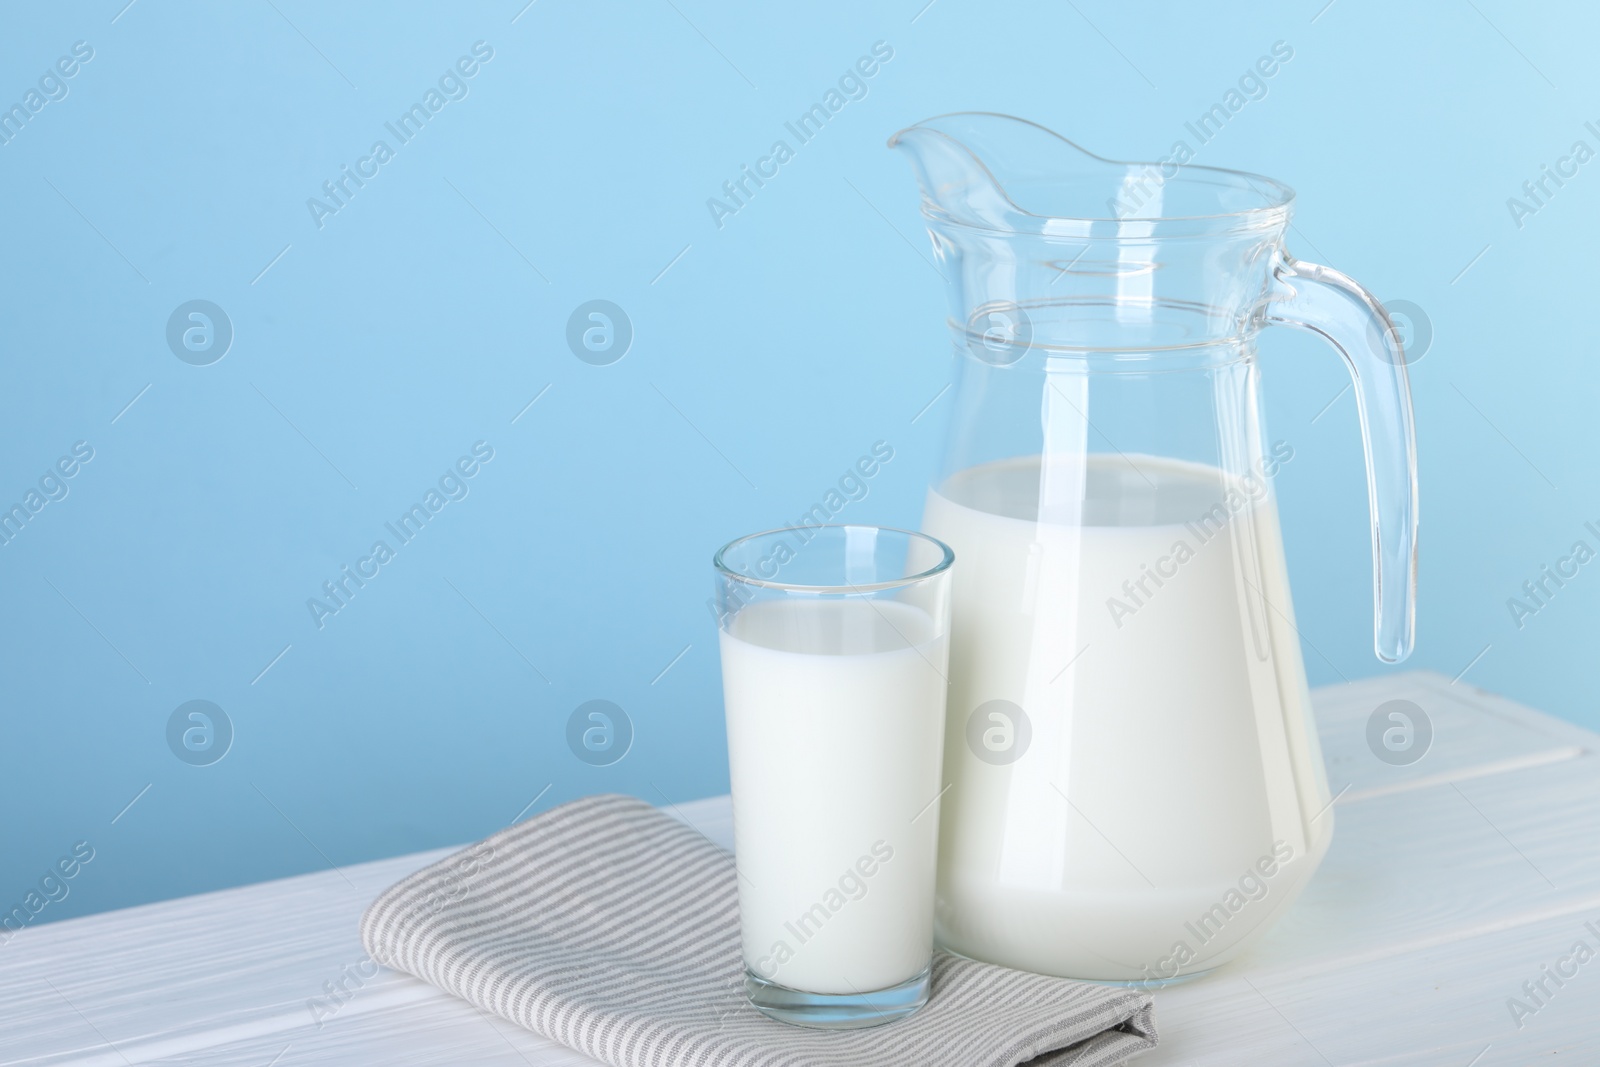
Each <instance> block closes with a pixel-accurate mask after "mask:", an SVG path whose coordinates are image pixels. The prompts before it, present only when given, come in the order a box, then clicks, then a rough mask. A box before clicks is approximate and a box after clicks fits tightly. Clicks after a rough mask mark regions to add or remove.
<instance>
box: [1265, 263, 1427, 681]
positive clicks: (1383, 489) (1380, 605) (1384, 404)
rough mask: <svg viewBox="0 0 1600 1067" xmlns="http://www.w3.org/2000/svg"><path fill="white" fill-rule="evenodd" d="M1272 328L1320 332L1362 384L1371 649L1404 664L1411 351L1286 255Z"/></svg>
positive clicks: (1410, 538) (1383, 316) (1383, 321)
mask: <svg viewBox="0 0 1600 1067" xmlns="http://www.w3.org/2000/svg"><path fill="white" fill-rule="evenodd" d="M1272 275H1273V281H1272V287H1271V292H1270V293H1269V294H1268V300H1269V303H1268V305H1267V321H1269V322H1272V323H1276V324H1279V325H1283V326H1297V327H1300V328H1301V329H1305V330H1310V331H1312V332H1313V333H1317V334H1320V335H1321V336H1322V337H1323V338H1324V339H1325V340H1326V341H1327V342H1328V343H1329V344H1331V345H1333V347H1334V348H1336V349H1337V350H1338V351H1339V354H1340V355H1341V356H1343V357H1344V361H1345V365H1346V366H1348V367H1349V368H1350V377H1351V379H1352V380H1353V382H1354V385H1355V392H1356V412H1357V414H1359V415H1360V417H1361V439H1362V444H1363V445H1364V446H1365V448H1366V455H1367V502H1368V505H1369V507H1370V508H1371V512H1372V593H1373V615H1374V639H1373V645H1374V648H1375V649H1376V651H1377V653H1378V658H1379V659H1381V660H1383V661H1384V662H1385V663H1398V662H1400V661H1401V660H1403V659H1405V658H1406V657H1407V656H1409V655H1410V654H1411V646H1412V643H1413V640H1414V638H1415V632H1416V611H1417V608H1416V593H1417V440H1416V433H1415V431H1414V429H1413V426H1412V416H1411V386H1410V383H1409V381H1408V380H1407V378H1406V364H1405V349H1404V346H1403V345H1402V344H1401V342H1400V336H1399V333H1398V332H1397V331H1396V330H1395V327H1394V323H1393V321H1392V320H1391V319H1390V318H1389V313H1388V312H1387V311H1385V310H1384V309H1383V305H1382V304H1380V303H1378V301H1377V300H1375V299H1373V296H1372V294H1371V293H1369V292H1367V291H1366V290H1365V289H1363V288H1362V287H1361V286H1359V285H1357V284H1356V283H1355V282H1354V281H1352V280H1351V279H1349V278H1348V277H1346V276H1345V275H1343V274H1340V273H1339V272H1338V271H1336V270H1332V269H1330V268H1328V267H1319V266H1317V265H1316V264H1315V263H1302V262H1299V261H1297V260H1295V259H1294V257H1292V256H1290V255H1289V254H1288V253H1287V252H1280V253H1279V256H1278V260H1277V262H1275V263H1274V265H1273V272H1272Z"/></svg>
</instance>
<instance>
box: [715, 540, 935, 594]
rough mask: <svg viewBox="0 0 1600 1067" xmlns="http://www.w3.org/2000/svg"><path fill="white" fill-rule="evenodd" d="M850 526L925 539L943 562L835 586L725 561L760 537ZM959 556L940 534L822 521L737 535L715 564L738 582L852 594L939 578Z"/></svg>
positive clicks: (775, 587) (766, 586) (808, 591)
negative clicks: (754, 571)
mask: <svg viewBox="0 0 1600 1067" xmlns="http://www.w3.org/2000/svg"><path fill="white" fill-rule="evenodd" d="M850 529H856V530H876V531H877V532H879V533H891V534H899V535H901V536H902V537H904V538H906V540H907V541H908V542H909V541H925V542H927V543H928V544H930V545H932V546H934V547H935V548H937V549H938V550H939V553H940V556H939V562H938V563H936V564H934V565H933V566H932V567H929V568H928V569H927V570H924V571H920V572H918V573H916V574H908V575H906V576H904V577H901V578H894V579H891V580H889V581H885V582H867V583H864V584H859V585H851V584H850V583H848V582H846V583H842V584H833V585H807V584H804V583H800V582H779V581H773V580H772V579H770V578H757V577H754V576H752V575H748V574H740V573H739V572H738V571H736V570H733V569H732V568H730V567H729V566H728V564H727V563H726V562H725V560H724V557H725V556H726V555H727V553H728V550H729V549H732V548H734V547H735V546H738V545H742V544H745V543H746V542H749V541H756V540H759V539H761V538H763V537H773V536H775V535H778V534H789V533H797V532H799V531H802V530H805V531H821V530H850ZM807 543H808V542H801V547H802V548H803V547H804V546H805V544H807ZM955 559H956V554H955V550H954V549H952V548H951V547H950V546H949V545H947V544H945V543H944V542H943V541H941V540H939V539H938V538H937V537H931V536H929V535H928V534H925V533H922V532H921V531H919V530H907V529H903V528H901V527H899V526H879V525H876V524H875V523H870V522H824V523H818V524H816V525H814V526H774V527H773V528H771V529H769V530H759V531H757V532H756V533H750V534H745V535H744V536H743V537H735V538H734V539H733V540H732V541H729V542H728V543H727V544H725V545H723V546H722V547H721V548H719V549H717V551H716V554H715V555H713V556H712V557H711V564H712V566H713V567H715V568H716V569H717V573H718V574H721V575H723V576H724V577H727V578H732V579H733V580H734V581H738V582H743V583H745V584H746V585H753V586H758V587H760V588H762V589H782V590H786V591H790V592H796V593H837V594H844V595H848V594H854V593H876V592H881V591H883V590H885V589H899V588H902V587H905V586H909V585H915V584H916V583H917V582H922V581H926V580H928V579H929V578H935V577H937V576H939V575H940V574H943V573H945V572H946V571H948V570H949V569H950V565H951V564H953V563H954V562H955Z"/></svg>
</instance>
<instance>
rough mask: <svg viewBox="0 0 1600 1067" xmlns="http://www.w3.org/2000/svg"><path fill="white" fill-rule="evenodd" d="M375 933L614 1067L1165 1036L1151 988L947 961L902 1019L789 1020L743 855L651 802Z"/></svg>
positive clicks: (1100, 1045) (1140, 1042)
mask: <svg viewBox="0 0 1600 1067" xmlns="http://www.w3.org/2000/svg"><path fill="white" fill-rule="evenodd" d="M361 939H362V940H363V941H364V942H365V943H366V947H367V951H368V952H370V953H371V955H372V958H373V959H375V960H377V961H378V962H380V963H383V964H386V965H387V966H390V967H393V968H396V969H398V970H401V971H405V972H407V973H409V974H413V975H416V976H417V977H418V978H421V979H423V980H424V981H427V982H431V983H432V984H434V985H436V986H438V987H439V988H440V989H443V990H445V991H446V992H449V993H453V994H455V995H456V996H458V997H462V998H464V999H466V1000H468V1001H471V1002H472V1003H473V1004H476V1005H477V1006H478V1007H480V1008H482V1009H484V1010H486V1011H491V1012H494V1013H495V1014H496V1015H499V1016H500V1017H502V1018H504V1019H509V1020H510V1021H511V1022H514V1023H517V1024H519V1025H521V1026H525V1027H527V1028H528V1029H529V1030H532V1031H534V1032H535V1033H538V1034H542V1035H544V1036H545V1037H548V1038H551V1039H552V1040H555V1041H559V1042H560V1043H562V1044H563V1045H567V1046H569V1047H571V1048H574V1049H577V1050H579V1051H580V1052H584V1053H586V1054H588V1055H590V1056H592V1057H594V1058H595V1059H598V1060H603V1061H604V1062H606V1063H609V1064H612V1065H613V1067H669V1065H670V1067H822V1065H827V1067H904V1065H906V1064H914V1065H916V1067H945V1065H948V1067H1012V1065H1014V1064H1020V1063H1032V1064H1048V1065H1050V1067H1067V1065H1072V1067H1100V1065H1106V1064H1114V1063H1119V1062H1121V1061H1122V1060H1124V1059H1126V1058H1127V1057H1128V1056H1131V1055H1133V1054H1134V1053H1137V1052H1140V1051H1143V1050H1145V1049H1148V1048H1151V1047H1152V1046H1154V1045H1155V1042H1156V1037H1155V1026H1154V1024H1153V1022H1152V1020H1151V1005H1150V997H1149V996H1148V995H1147V994H1144V993H1139V992H1136V991H1134V990H1129V989H1119V988H1112V987H1106V986H1097V985H1089V984H1086V983H1082V982H1072V981H1068V980H1066V979H1061V978H1048V977H1044V976H1042V975H1036V974H1027V973H1025V972H1022V971H1013V970H1009V969H1007V968H1004V967H996V966H992V965H990V964H987V963H978V962H975V961H973V960H967V959H961V958H958V957H955V956H950V955H947V954H944V953H939V954H937V955H936V957H935V960H934V968H933V993H932V996H931V998H930V999H929V1001H928V1005H927V1006H926V1007H925V1008H923V1009H922V1010H921V1011H920V1012H918V1013H917V1014H916V1015H914V1016H912V1017H911V1018H909V1019H906V1020H904V1021H902V1022H898V1023H892V1024H888V1025H885V1026H880V1027H873V1028H870V1029H864V1030H846V1031H824V1030H808V1029H802V1028H799V1027H793V1026H787V1025H785V1024H783V1023H778V1022H774V1021H772V1020H770V1019H768V1018H766V1017H765V1016H763V1015H761V1014H760V1013H759V1012H757V1011H756V1010H755V1009H754V1008H753V1007H751V1006H750V1004H749V1002H748V1001H747V1000H746V999H745V995H744V985H743V976H744V963H743V959H742V956H741V952H740V946H739V907H738V894H737V888H736V884H735V874H734V870H733V863H732V859H731V857H730V856H729V854H728V853H726V852H724V851H722V850H721V849H720V848H718V847H717V846H715V845H713V844H712V843H711V842H710V841H708V840H707V839H706V838H705V837H703V836H702V835H701V834H700V833H699V832H698V831H696V830H694V829H692V828H690V827H688V826H686V825H684V824H683V823H681V822H679V821H678V820H676V819H673V818H672V817H670V816H668V815H666V814H664V813H662V812H660V811H658V810H656V809H655V808H653V807H651V806H650V805H649V804H646V803H645V802H644V801H641V800H637V799H635V798H633V797H625V796H615V795H609V796H593V797H586V798H584V799H582V800H576V801H573V802H572V803H570V804H565V805H563V806H561V807H558V808H554V809H552V810H550V811H547V812H545V813H543V814H541V815H538V816H535V817H534V818H531V819H529V820H528V821H526V822H523V823H520V824H518V825H516V826H513V827H510V828H509V829H506V830H502V831H500V832H499V833H497V834H495V835H494V836H493V837H490V838H487V839H485V840H484V841H481V842H479V843H478V844H476V845H473V846H471V847H469V848H466V849H463V850H462V851H461V852H459V853H457V854H456V855H454V856H451V857H449V858H448V859H445V860H441V861H440V862H438V863H436V864H434V865H433V866H431V867H428V868H425V869H424V870H421V871H418V872H417V873H416V874H413V875H411V876H410V877H409V878H407V879H405V880H404V881H402V882H400V883H399V884H398V885H395V886H392V887H390V888H389V889H388V890H386V891H385V892H384V893H383V895H382V896H380V897H378V899H377V900H375V901H374V902H373V903H372V905H371V907H369V908H368V909H367V912H366V914H365V915H363V916H362V918H361Z"/></svg>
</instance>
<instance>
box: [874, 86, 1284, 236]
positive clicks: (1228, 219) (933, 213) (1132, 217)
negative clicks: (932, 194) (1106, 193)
mask: <svg viewBox="0 0 1600 1067" xmlns="http://www.w3.org/2000/svg"><path fill="white" fill-rule="evenodd" d="M972 117H982V118H995V119H1005V120H1008V121H1011V122H1017V123H1021V124H1023V125H1026V126H1031V127H1033V128H1034V129H1036V130H1039V131H1040V132H1041V133H1045V134H1048V135H1049V136H1051V137H1053V138H1055V139H1057V140H1059V141H1061V142H1062V143H1063V144H1065V145H1067V146H1069V147H1070V148H1072V150H1073V151H1075V152H1078V153H1080V154H1081V155H1083V156H1085V157H1087V158H1089V159H1092V160H1094V161H1095V162H1096V163H1103V164H1106V165H1108V166H1112V167H1123V168H1127V169H1128V170H1129V171H1135V172H1138V173H1140V175H1141V179H1142V180H1149V179H1151V178H1152V177H1153V179H1154V181H1155V184H1156V185H1157V187H1158V188H1159V187H1163V186H1165V185H1166V184H1168V183H1172V182H1177V181H1181V180H1184V177H1183V176H1184V175H1186V174H1187V175H1192V174H1194V173H1195V172H1201V173H1202V174H1204V175H1211V176H1216V177H1219V178H1222V179H1224V180H1225V181H1226V182H1227V183H1228V184H1230V185H1232V186H1233V187H1235V188H1242V187H1248V188H1249V189H1250V191H1252V192H1253V193H1255V194H1256V195H1258V196H1260V197H1262V198H1263V201H1264V202H1263V203H1261V204H1257V205H1254V206H1251V207H1246V208H1241V209H1239V210H1236V211H1216V212H1206V213H1182V214H1172V215H1166V214H1158V215H1139V214H1127V215H1117V214H1109V213H1108V214H1105V215H1088V214H1082V215H1078V214H1073V215H1054V214H1040V213H1038V212H1036V211H1031V210H1029V209H1028V208H1025V207H1023V206H1022V205H1021V204H1019V203H1017V201H1016V200H1015V199H1014V198H1013V197H1012V196H1011V193H1010V190H1009V188H1008V187H1007V184H1006V183H1005V182H1002V181H1001V180H1000V178H999V176H998V175H996V174H995V173H994V171H993V170H992V169H991V168H990V166H989V164H988V163H986V162H984V160H982V159H980V158H979V157H978V156H977V154H976V153H975V152H974V151H973V150H972V149H971V148H969V147H968V146H967V145H966V144H964V143H962V142H961V141H960V140H959V139H957V138H956V137H954V136H952V135H951V134H949V133H946V132H945V131H943V130H940V129H938V128H936V127H935V126H933V125H932V124H933V123H937V122H939V121H940V120H941V119H962V118H972ZM916 131H921V132H925V133H930V134H933V135H936V136H938V137H941V138H943V139H944V140H946V141H948V142H950V144H952V145H954V146H955V147H956V148H958V149H960V150H961V151H962V152H963V153H965V154H966V155H967V156H968V157H969V158H970V159H971V161H972V163H973V164H975V165H976V166H977V167H978V168H979V169H980V170H981V171H982V172H983V173H984V174H985V175H987V176H988V178H989V180H990V182H991V183H992V184H993V186H994V189H995V190H996V191H997V192H998V193H999V194H1000V195H1001V196H1002V197H1004V198H1005V201H1006V203H1007V204H1009V205H1010V206H1011V207H1012V208H1013V209H1015V211H1016V212H1017V214H1018V215H1021V216H1024V217H1027V218H1030V219H1037V220H1039V222H1040V224H1041V225H1040V226H1039V228H1038V229H1036V230H1026V229H1015V228H1002V227H998V226H994V225H988V224H985V223H982V222H976V221H972V220H970V219H964V218H961V217H959V216H957V215H955V214H952V213H951V212H950V211H948V210H946V209H944V208H942V207H941V206H940V205H938V204H937V203H935V202H934V201H932V200H930V199H928V198H927V197H926V196H924V200H923V213H924V214H925V215H928V216H930V217H933V218H937V219H938V220H939V221H940V222H941V223H946V224H949V225H953V226H957V227H960V228H962V229H965V230H971V231H975V232H982V233H992V234H1002V235H1007V236H1027V237H1053V236H1069V237H1070V236H1090V234H1086V233H1083V232H1081V231H1082V230H1083V229H1084V227H1094V226H1097V225H1098V226H1118V227H1122V226H1127V225H1140V224H1142V225H1145V226H1150V227H1160V226H1162V225H1163V224H1182V225H1181V226H1179V227H1171V226H1168V227H1166V228H1168V229H1174V228H1176V229H1180V230H1182V231H1183V233H1176V232H1175V233H1171V234H1170V235H1171V236H1180V235H1184V234H1187V233H1191V232H1198V233H1225V232H1234V231H1239V230H1255V229H1271V228H1274V227H1276V226H1279V225H1281V224H1282V223H1283V221H1284V220H1285V218H1286V217H1287V215H1288V213H1289V209H1290V207H1291V205H1292V204H1293V203H1294V199H1295V191H1294V189H1293V188H1292V187H1291V186H1289V185H1287V184H1285V183H1283V182H1281V181H1278V180H1277V179H1276V178H1269V177H1267V176H1266V175H1264V174H1257V173H1254V172H1252V171H1246V170H1236V169H1233V168H1231V167H1214V166H1209V165H1206V164H1200V163H1177V164H1174V163H1172V162H1170V161H1159V162H1158V161H1143V160H1122V159H1111V158H1109V157H1106V156H1102V155H1099V154H1097V153H1095V152H1091V151H1089V150H1088V149H1086V148H1084V147H1083V146H1082V145H1080V144H1078V143H1077V142H1076V141H1073V140H1071V139H1070V138H1067V137H1063V136H1062V135H1061V134H1059V133H1057V132H1056V131H1054V130H1052V129H1050V128H1049V127H1047V126H1043V125H1041V124H1039V123H1037V122H1033V121H1031V120H1029V119H1024V118H1019V117H1018V116H1016V115H1007V114H1005V113H1003V112H999V111H952V112H947V113H946V114H942V115H934V116H932V117H930V118H926V119H923V120H922V121H920V122H916V123H913V124H912V125H910V126H907V127H905V128H903V129H900V130H897V131H896V132H895V133H894V134H893V135H892V136H891V137H890V138H889V140H888V147H890V148H898V147H900V146H901V142H902V141H903V140H904V139H905V137H906V136H907V135H909V134H911V133H913V132H916ZM1171 167H1175V168H1176V169H1175V171H1174V172H1173V174H1172V175H1171V176H1170V177H1168V176H1166V175H1165V170H1166V169H1167V168H1171ZM1189 180H1190V181H1193V180H1194V179H1193V178H1191V179H1189ZM1108 202H1109V201H1108ZM1052 224H1056V225H1052ZM1071 224H1079V225H1077V226H1073V225H1071ZM1196 226H1198V229H1197V230H1196V229H1195V228H1196ZM1094 236H1099V235H1094ZM1107 236H1109V235H1107ZM1118 236H1121V235H1120V234H1119V235H1118ZM1138 236H1140V237H1145V236H1164V234H1161V233H1154V234H1140V235H1138Z"/></svg>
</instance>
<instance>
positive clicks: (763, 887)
mask: <svg viewBox="0 0 1600 1067" xmlns="http://www.w3.org/2000/svg"><path fill="white" fill-rule="evenodd" d="M721 643H722V676H723V691H724V701H725V704H726V711H727V725H728V758H729V765H730V770H731V774H732V786H733V808H734V837H735V856H736V862H737V865H738V874H739V911H740V925H741V929H742V932H743V939H744V958H745V963H746V965H747V966H748V967H749V968H750V970H751V971H753V972H754V973H756V974H758V975H760V976H761V977H763V978H766V979H769V980H771V981H773V982H776V983H778V984H780V985H783V986H787V987H789V988H791V989H799V990H804V991H806V992H811V993H839V994H848V993H864V992H868V991H871V990H878V989H885V988H888V987H890V986H894V985H897V984H899V983H901V982H905V981H907V980H909V979H911V978H914V977H916V976H917V975H918V974H919V973H920V972H921V971H922V970H923V969H924V968H925V967H926V966H927V964H928V957H929V952H930V951H931V948H932V945H931V939H930V933H929V932H930V930H931V928H932V924H931V917H932V912H933V894H934V875H935V849H936V844H937V835H938V818H939V816H938V810H937V808H938V806H937V804H935V803H934V800H935V798H936V797H937V796H938V794H939V789H940V782H939V777H940V754H941V746H942V744H943V731H944V698H945V691H946V681H945V672H946V668H947V660H948V655H949V647H948V639H947V637H945V636H944V635H940V634H938V633H937V630H936V627H935V625H934V622H933V620H932V619H931V618H930V617H929V615H928V614H927V613H926V612H925V611H923V610H921V609H920V608H918V607H916V606H914V605H912V604H908V603H901V602H898V601H895V600H892V599H882V598H880V599H871V600H869V599H864V598H856V597H836V596H835V597H817V598H804V597H791V598H786V599H781V600H770V601H763V602H758V603H752V604H749V605H747V606H745V607H743V608H742V609H741V610H740V611H739V612H738V614H737V615H736V616H735V617H734V618H733V619H732V621H731V623H730V624H729V625H728V627H727V628H726V629H725V630H723V631H722V634H721Z"/></svg>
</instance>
